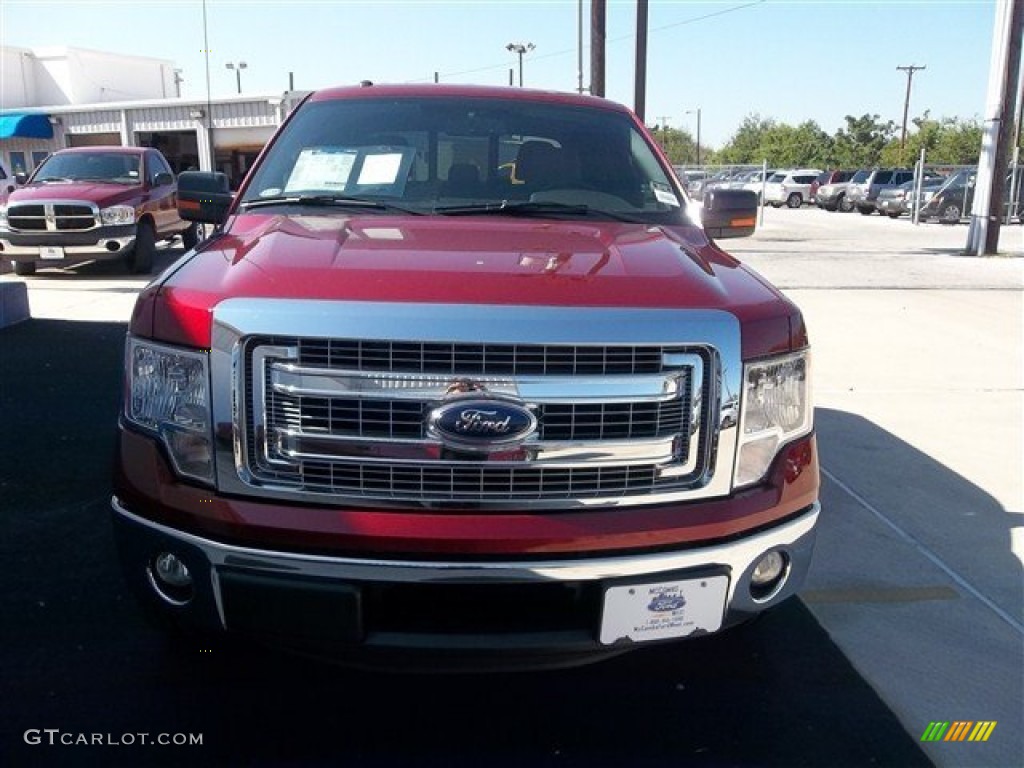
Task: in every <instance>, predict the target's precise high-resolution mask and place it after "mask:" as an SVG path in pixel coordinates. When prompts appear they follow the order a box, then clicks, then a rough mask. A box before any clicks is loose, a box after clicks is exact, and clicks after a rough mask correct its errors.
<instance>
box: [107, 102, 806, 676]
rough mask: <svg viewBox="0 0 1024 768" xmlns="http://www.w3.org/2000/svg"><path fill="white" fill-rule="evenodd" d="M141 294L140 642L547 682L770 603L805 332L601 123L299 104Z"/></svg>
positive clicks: (129, 459)
mask: <svg viewBox="0 0 1024 768" xmlns="http://www.w3.org/2000/svg"><path fill="white" fill-rule="evenodd" d="M178 205H179V209H180V211H181V213H182V216H183V217H184V218H187V219H191V220H193V221H198V222H204V223H208V224H214V225H216V230H215V231H214V234H213V235H212V236H211V237H210V238H208V239H207V240H206V241H204V242H203V243H202V244H201V245H200V246H199V247H198V248H197V249H196V250H195V251H194V252H190V253H188V254H186V255H185V256H184V257H183V258H182V259H181V260H179V261H178V262H177V263H176V264H174V265H173V266H172V267H170V268H169V269H168V270H166V271H165V272H164V274H163V275H161V276H160V277H159V278H158V279H157V280H156V281H155V282H153V283H152V284H151V285H150V286H148V287H147V288H146V290H145V291H144V292H143V293H142V294H141V296H140V298H139V300H138V303H137V305H136V308H135V312H134V315H133V317H132V321H131V326H130V331H129V336H128V339H127V348H126V358H125V363H126V372H125V403H124V412H123V414H122V416H121V419H120V443H119V445H120V447H119V458H118V461H117V470H116V478H115V496H114V499H113V518H114V524H115V532H116V535H117V540H118V546H119V551H120V555H121V561H122V565H123V568H124V572H125V574H126V576H127V579H128V581H129V583H130V584H131V585H133V587H134V588H135V591H136V592H137V593H138V595H139V597H140V598H141V600H142V602H143V604H144V605H145V606H146V607H147V608H148V609H149V612H150V613H155V614H156V615H157V616H158V617H160V618H162V619H164V620H165V621H169V622H170V623H171V624H172V625H173V626H175V627H179V628H185V629H195V630H199V631H209V630H214V631H217V632H221V631H227V632H229V633H232V634H238V635H247V636H250V637H255V638H258V639H261V640H263V641H267V642H270V643H274V644H278V645H283V646H288V647H291V648H293V649H299V650H301V651H303V652H310V653H318V654H324V655H328V656H332V657H335V658H339V659H342V660H348V661H352V662H358V663H369V664H404V663H413V664H416V663H423V664H426V665H428V666H429V665H435V667H436V666H444V665H448V664H452V665H455V664H463V663H466V664H483V665H491V664H495V665H505V664H513V665H524V666H540V665H546V664H559V663H573V662H577V661H584V660H593V659H597V658H601V657H603V656H607V655H612V654H615V653H619V652H622V651H625V650H628V649H631V648H636V647H641V646H643V645H644V644H647V643H655V642H662V641H670V640H677V639H679V638H684V637H690V636H697V635H704V634H709V633H714V632H718V631H719V630H722V629H724V628H726V627H729V626H731V625H735V624H737V623H740V622H742V621H744V620H745V619H749V618H751V617H753V616H755V615H756V614H758V613H759V612H761V611H763V610H765V609H768V608H771V607H773V606H775V605H777V604H778V603H779V602H781V601H782V600H785V599H786V598H788V597H790V596H791V595H793V594H794V592H795V591H796V590H797V589H798V588H799V586H800V584H801V582H802V580H803V578H804V576H805V574H806V572H807V569H808V565H809V562H810V558H811V551H812V548H813V541H814V535H815V524H816V522H817V518H818V514H819V508H820V507H819V502H818V460H817V452H816V448H815V440H814V434H813V430H812V408H811V398H810V380H809V358H808V341H807V333H806V329H805V327H804V323H803V320H802V318H801V315H800V312H799V311H798V310H797V308H796V307H795V306H794V305H793V304H792V303H790V302H789V301H788V300H787V299H786V298H785V297H783V296H782V294H781V293H780V292H779V291H778V290H776V289H775V288H773V287H772V286H771V285H769V284H768V283H767V282H766V281H765V280H764V279H763V278H762V277H760V276H759V275H757V274H756V273H754V272H753V271H752V270H750V269H748V268H746V267H745V266H743V265H742V264H740V263H739V262H738V261H737V260H736V259H734V258H732V257H731V256H729V255H728V254H726V253H725V252H723V251H722V250H720V249H719V247H718V246H717V245H716V244H715V241H714V240H715V239H718V238H723V237H732V236H742V235H748V234H750V233H751V232H752V231H753V227H754V216H755V210H756V205H757V203H756V198H755V196H754V195H753V193H750V192H746V191H743V190H715V191H713V192H710V193H709V194H708V197H707V199H706V200H705V206H704V211H703V214H702V222H701V220H700V219H699V218H695V217H694V214H693V212H692V211H691V210H690V209H689V207H688V206H689V201H688V199H687V197H686V195H685V193H684V191H683V190H682V188H681V186H680V184H679V181H678V180H677V178H676V176H675V175H674V174H673V172H672V169H671V166H670V165H669V164H668V161H667V159H666V158H665V157H664V155H663V154H662V152H661V151H660V150H659V148H658V146H657V144H656V143H655V141H654V140H653V138H652V136H651V135H650V133H648V131H647V130H646V129H645V128H644V126H643V124H642V123H641V122H640V121H639V120H637V118H636V117H635V116H634V115H633V114H632V113H631V112H630V111H629V110H627V109H626V108H624V107H621V106H619V105H616V104H614V103H612V102H609V101H605V100H603V99H598V98H593V97H589V96H577V95H567V94H560V93H548V92H539V91H529V90H524V89H513V88H482V87H456V86H377V85H372V84H364V86H362V87H354V88H338V89H333V90H325V91H321V92H318V93H315V94H313V95H311V96H309V97H308V98H307V99H306V100H305V101H304V102H303V103H301V104H300V105H299V106H298V107H297V108H296V109H295V110H294V111H293V112H292V113H291V115H290V116H289V117H288V119H287V120H286V122H285V124H284V125H283V126H282V127H281V129H280V130H279V131H278V133H277V135H276V136H275V137H274V139H273V140H272V142H271V143H270V145H269V146H268V147H267V148H266V149H265V150H264V152H263V154H262V156H261V157H260V159H259V161H258V163H257V164H256V165H255V167H254V168H253V170H252V171H251V173H250V174H249V175H248V177H247V178H246V180H245V182H244V183H243V185H242V187H241V189H240V190H239V192H238V193H237V195H235V196H233V195H232V194H231V193H230V191H229V190H228V186H227V180H226V178H225V177H224V176H223V175H221V174H216V173H199V172H195V173H183V174H182V175H181V177H180V178H179V203H178Z"/></svg>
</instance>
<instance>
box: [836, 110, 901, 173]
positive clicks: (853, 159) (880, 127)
mask: <svg viewBox="0 0 1024 768" xmlns="http://www.w3.org/2000/svg"><path fill="white" fill-rule="evenodd" d="M845 119H846V129H845V130H844V129H842V128H840V129H839V130H838V131H836V136H835V141H834V143H833V147H832V157H831V160H832V162H831V163H830V165H834V166H836V167H838V168H870V167H872V166H875V165H879V163H880V162H881V159H882V150H883V149H885V146H886V145H887V144H888V143H889V142H890V141H891V140H892V137H893V136H894V135H895V133H896V124H895V123H893V121H892V120H888V121H886V122H884V123H882V122H879V117H878V115H867V114H865V115H861V116H860V117H854V116H853V115H847V116H846V118H845Z"/></svg>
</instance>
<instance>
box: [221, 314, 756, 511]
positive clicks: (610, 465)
mask: <svg viewBox="0 0 1024 768" xmlns="http://www.w3.org/2000/svg"><path fill="white" fill-rule="evenodd" d="M739 338H740V337H739V324H738V322H737V321H736V318H735V317H734V316H733V315H731V314H729V313H726V312H721V311H716V310H685V309H633V308H587V307H564V308H561V307H537V306H515V305H455V304H450V305H449V304H416V303H408V304H403V303H384V302H352V301H331V300H309V299H303V300H287V299H251V298H250V299H228V300H225V301H224V302H221V303H220V304H219V305H218V307H217V308H216V310H215V311H214V327H213V338H212V345H211V376H212V378H213V413H214V420H215V423H216V425H215V435H216V443H217V484H218V488H219V489H220V490H221V491H222V492H225V493H229V494H235V495H239V496H249V497H255V498H258V499H261V500H266V501H273V500H277V501H281V502H284V503H294V502H306V503H309V504H314V505H320V506H334V507H341V508H358V507H374V508H393V509H396V510H402V511H406V512H407V511H409V510H412V509H435V510H448V511H450V512H453V513H463V512H466V511H470V510H479V511H486V510H494V511H500V510H509V511H512V512H513V513H522V512H526V511H529V510H537V511H540V512H545V513H547V512H558V511H573V510H578V509H584V508H602V507H612V506H615V507H622V506H633V505H649V504H664V503H670V502H680V501H688V500H692V499H699V498H709V497H716V496H723V495H725V494H728V493H729V492H730V491H731V476H732V465H733V461H734V457H735V450H736V448H735V446H736V425H735V419H734V418H732V417H731V415H730V414H731V410H730V409H731V408H732V405H731V403H733V400H734V395H735V393H737V392H738V391H739V388H740V385H741V382H740V373H741V371H742V362H741V360H740V352H739V350H740V345H739ZM460 398H466V400H462V399H460ZM481 401H482V402H481ZM462 402H469V403H470V404H471V405H472V407H473V408H479V409H482V410H486V408H488V407H497V408H498V409H499V410H500V409H501V408H502V407H505V408H506V410H504V411H501V413H511V414H513V415H515V414H518V415H515V418H516V419H519V420H520V423H524V421H523V420H524V419H525V422H526V423H528V424H529V426H528V427H527V428H526V429H525V430H524V431H516V432H514V437H513V438H512V439H511V440H508V441H505V440H504V439H493V440H492V439H488V438H485V440H484V441H483V443H480V442H468V443H467V442H465V441H462V440H460V439H457V437H455V436H453V434H452V433H451V432H450V431H447V432H446V431H445V430H446V429H449V428H450V424H449V423H447V422H444V421H443V419H447V418H448V417H449V415H452V414H454V415H455V418H457V419H458V418H463V417H464V415H465V414H463V413H462V412H461V411H459V404H460V403H462ZM501 403H505V404H506V406H501V405H500V404H501ZM285 510H286V508H285V507H282V508H281V514H286V511H285Z"/></svg>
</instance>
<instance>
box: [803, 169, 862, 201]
mask: <svg viewBox="0 0 1024 768" xmlns="http://www.w3.org/2000/svg"><path fill="white" fill-rule="evenodd" d="M854 173H856V171H839V170H836V171H822V172H821V173H820V174H818V178H816V179H815V180H814V181H812V182H811V200H812V201H813V202H815V203H817V194H818V190H819V189H820V188H821V187H822V186H823V185H825V184H842V183H843V182H847V181H849V180H850V179H852V178H853V174H854Z"/></svg>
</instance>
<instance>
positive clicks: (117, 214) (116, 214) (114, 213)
mask: <svg viewBox="0 0 1024 768" xmlns="http://www.w3.org/2000/svg"><path fill="white" fill-rule="evenodd" d="M100 221H102V222H103V223H104V224H107V225H118V224H134V223H135V209H134V208H132V207H131V206H130V205H112V206H110V207H109V208H102V209H100Z"/></svg>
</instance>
